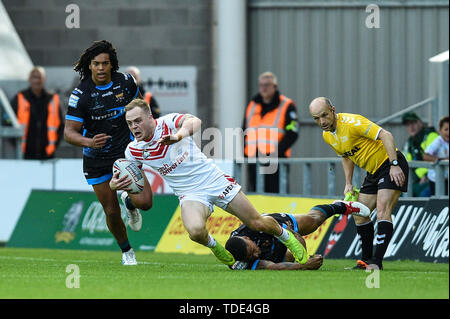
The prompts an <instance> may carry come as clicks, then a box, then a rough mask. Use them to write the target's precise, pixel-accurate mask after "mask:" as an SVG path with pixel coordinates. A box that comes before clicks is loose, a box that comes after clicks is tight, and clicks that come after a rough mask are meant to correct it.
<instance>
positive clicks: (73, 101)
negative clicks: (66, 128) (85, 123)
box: [69, 94, 80, 108]
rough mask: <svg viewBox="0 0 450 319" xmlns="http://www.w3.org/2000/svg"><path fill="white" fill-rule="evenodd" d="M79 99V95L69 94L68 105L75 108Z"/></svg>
mask: <svg viewBox="0 0 450 319" xmlns="http://www.w3.org/2000/svg"><path fill="white" fill-rule="evenodd" d="M79 99H80V97H79V96H76V95H75V94H71V95H70V97H69V106H70V107H74V108H76V107H77V106H78V100H79Z"/></svg>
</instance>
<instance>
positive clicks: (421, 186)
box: [402, 112, 439, 197]
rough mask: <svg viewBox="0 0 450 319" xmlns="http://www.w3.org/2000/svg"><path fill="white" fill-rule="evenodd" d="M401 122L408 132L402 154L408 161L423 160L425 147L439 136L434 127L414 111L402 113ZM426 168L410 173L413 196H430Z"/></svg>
mask: <svg viewBox="0 0 450 319" xmlns="http://www.w3.org/2000/svg"><path fill="white" fill-rule="evenodd" d="M402 123H403V125H404V126H405V128H406V131H407V132H408V134H409V138H408V140H407V141H406V143H405V145H404V147H403V154H404V155H405V157H406V159H407V160H408V161H423V160H424V158H423V154H424V151H425V149H426V148H427V147H428V146H429V145H430V144H431V143H432V142H433V141H434V140H435V139H436V138H437V137H438V136H439V135H438V133H436V131H435V129H434V127H428V126H426V125H425V123H423V122H422V120H421V119H420V118H419V116H418V115H417V114H416V113H414V112H408V113H406V114H404V115H403V117H402ZM427 173H428V169H426V168H423V167H419V168H416V169H415V170H414V174H412V176H411V177H412V179H413V196H414V197H429V196H431V188H430V183H429V181H428V178H427Z"/></svg>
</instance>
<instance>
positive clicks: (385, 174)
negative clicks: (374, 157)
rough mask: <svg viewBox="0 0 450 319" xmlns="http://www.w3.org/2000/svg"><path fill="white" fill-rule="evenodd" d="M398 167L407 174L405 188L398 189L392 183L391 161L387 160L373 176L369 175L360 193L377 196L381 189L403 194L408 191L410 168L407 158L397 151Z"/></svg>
mask: <svg viewBox="0 0 450 319" xmlns="http://www.w3.org/2000/svg"><path fill="white" fill-rule="evenodd" d="M397 159H398V166H399V167H400V168H401V169H402V171H403V174H405V182H404V183H403V186H401V187H398V186H397V185H396V184H395V182H394V181H391V176H390V175H389V171H390V169H391V165H390V162H389V159H387V160H386V161H385V162H384V163H383V164H382V165H381V166H380V167H379V168H378V169H377V170H376V171H375V173H373V174H369V173H367V176H366V178H365V179H364V182H363V184H362V186H361V189H360V193H363V194H370V195H375V194H377V192H378V190H379V189H395V190H399V191H402V192H407V191H408V175H409V166H408V161H407V160H406V158H405V156H403V154H402V153H401V152H400V151H397Z"/></svg>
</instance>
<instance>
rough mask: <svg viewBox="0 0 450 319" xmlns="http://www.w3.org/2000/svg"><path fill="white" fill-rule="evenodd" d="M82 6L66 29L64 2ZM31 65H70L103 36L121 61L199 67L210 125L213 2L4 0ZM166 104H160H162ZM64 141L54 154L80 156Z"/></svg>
mask: <svg viewBox="0 0 450 319" xmlns="http://www.w3.org/2000/svg"><path fill="white" fill-rule="evenodd" d="M71 3H75V4H77V5H78V6H79V8H80V28H79V29H76V28H74V29H68V28H66V25H65V21H66V17H67V16H68V15H69V13H66V12H65V10H66V6H67V5H69V4H71ZM3 4H4V5H5V7H6V10H7V11H8V14H9V16H10V18H11V20H12V22H13V24H14V25H15V27H16V29H17V32H18V34H19V36H20V38H21V39H22V41H23V44H24V46H25V48H26V49H27V51H28V53H29V55H30V57H31V59H32V61H33V63H34V64H39V65H43V66H71V65H73V63H74V62H75V61H76V60H77V59H78V57H79V56H80V54H81V53H82V52H83V51H84V49H85V48H87V47H88V46H89V45H90V44H91V43H92V42H93V41H94V40H101V39H106V40H109V41H110V42H112V43H113V45H114V46H115V47H116V49H117V52H118V58H119V63H120V65H155V66H158V65H193V66H195V67H197V72H198V77H197V78H198V83H197V101H198V116H199V117H200V118H202V120H203V121H204V123H205V125H207V126H210V125H212V123H211V121H212V119H213V117H212V112H211V109H212V99H213V98H212V83H213V75H212V65H211V64H212V62H211V61H212V49H211V42H212V33H211V30H212V28H211V23H212V22H211V21H212V19H211V15H212V7H211V6H212V2H211V1H205V0H152V1H148V0H133V1H121V0H96V1H90V0H76V1H73V0H42V1H41V0H40V1H32V0H3ZM161 108H164V105H161ZM80 154H81V151H80V150H79V149H76V150H73V149H71V146H68V145H67V144H66V143H63V145H61V148H60V149H59V150H58V152H57V153H56V155H57V156H58V157H73V156H80Z"/></svg>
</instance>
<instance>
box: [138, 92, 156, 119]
mask: <svg viewBox="0 0 450 319" xmlns="http://www.w3.org/2000/svg"><path fill="white" fill-rule="evenodd" d="M139 89H141V87H139ZM141 92H145V91H144V89H142V91H141ZM143 95H144V100H145V101H146V102H147V103H148V104H149V105H150V110H151V111H152V115H153V118H155V119H157V118H158V117H160V116H161V111H160V109H159V106H158V103H157V102H156V99H155V97H154V96H153V94H152V93H151V92H145V93H144V94H143Z"/></svg>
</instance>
